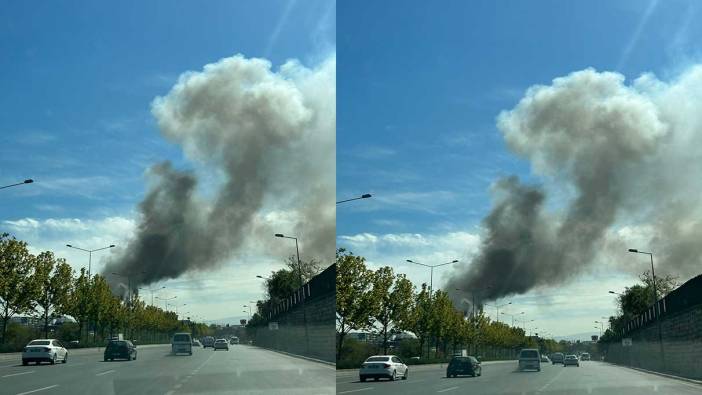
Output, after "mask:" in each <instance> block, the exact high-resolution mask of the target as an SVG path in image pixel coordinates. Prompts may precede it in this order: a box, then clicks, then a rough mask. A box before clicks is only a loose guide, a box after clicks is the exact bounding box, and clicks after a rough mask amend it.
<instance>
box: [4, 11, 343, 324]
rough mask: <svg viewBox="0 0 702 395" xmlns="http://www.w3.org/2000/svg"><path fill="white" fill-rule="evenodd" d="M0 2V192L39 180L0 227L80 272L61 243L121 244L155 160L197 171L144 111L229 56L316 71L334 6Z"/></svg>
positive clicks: (21, 193) (8, 206)
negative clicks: (184, 79) (186, 76)
mask: <svg viewBox="0 0 702 395" xmlns="http://www.w3.org/2000/svg"><path fill="white" fill-rule="evenodd" d="M0 7H1V8H2V10H3V12H2V13H0V53H2V56H0V86H2V95H0V107H1V108H2V109H3V111H2V114H3V115H2V116H1V117H0V185H6V184H11V183H14V182H17V181H18V180H23V179H25V178H33V179H34V180H35V181H36V182H35V183H34V184H32V185H23V186H21V187H16V188H10V189H5V190H3V191H2V205H0V219H1V220H2V221H25V222H23V223H22V224H23V225H24V226H19V227H18V226H13V225H11V224H8V223H6V222H5V223H2V227H3V228H5V230H10V231H13V233H15V234H17V236H18V237H20V238H23V239H25V240H28V241H30V243H31V244H32V246H33V248H36V249H49V248H51V249H54V251H56V252H57V253H58V254H59V256H66V257H67V258H69V261H71V262H72V263H74V265H75V267H81V266H83V261H86V260H87V259H85V258H86V257H83V256H82V255H79V254H77V253H76V252H74V251H71V250H66V249H63V248H62V247H61V246H62V245H63V244H65V243H66V242H71V243H74V244H75V245H79V246H83V247H84V248H97V247H101V246H102V245H105V244H103V243H107V244H111V243H115V242H119V241H124V240H125V239H126V238H127V237H128V236H129V233H130V232H131V230H133V227H134V217H135V213H136V206H137V204H138V203H139V201H140V200H141V198H142V196H143V194H144V192H145V190H146V184H145V180H144V172H145V171H146V169H147V168H148V167H149V166H150V165H152V164H154V163H157V162H161V161H163V160H165V159H169V160H171V161H173V162H175V163H176V166H177V167H179V168H188V167H191V166H192V165H191V164H190V163H189V162H187V161H186V160H185V159H184V157H183V154H182V152H181V149H180V147H178V146H175V145H173V144H170V143H168V142H167V141H166V140H165V139H163V138H162V137H161V135H160V133H159V131H158V128H157V127H156V123H155V121H154V118H153V116H152V115H151V102H152V100H153V99H154V98H155V97H157V96H162V95H165V94H166V93H168V91H169V90H170V88H171V87H172V86H173V85H174V84H175V82H176V81H177V79H178V76H179V75H180V74H181V73H183V72H186V71H189V70H195V71H198V70H201V69H202V67H203V66H204V65H205V64H208V63H213V62H216V61H217V60H219V59H221V58H224V57H229V56H232V55H234V54H237V53H241V54H244V56H246V57H264V58H267V59H269V60H270V61H271V62H272V64H273V68H274V69H275V68H277V67H278V66H280V65H281V64H283V63H284V62H285V61H286V60H288V59H291V58H295V59H299V60H300V61H301V62H302V63H303V64H306V65H314V64H316V63H318V62H320V61H321V60H322V58H323V57H326V56H328V55H329V54H330V53H332V52H333V51H334V50H335V41H336V38H335V37H336V25H335V24H336V19H335V12H336V10H335V3H334V2H329V1H324V0H312V1H300V2H295V1H275V0H272V1H266V2H255V1H251V2H232V1H208V2H207V3H206V5H205V4H203V3H202V2H195V1H171V0H168V1H166V0H164V1H149V2H141V1H126V2H118V3H115V2H107V1H62V2H38V1H21V2H18V1H0ZM32 221H34V222H32ZM115 239H118V240H115ZM97 261H98V262H99V259H97ZM93 263H94V264H95V263H96V260H95V259H94V261H93ZM263 269H266V270H263ZM267 269H268V267H266V268H262V270H263V272H266V271H267ZM252 270H253V269H252ZM255 274H258V273H253V274H251V277H249V278H248V279H251V278H253V276H254V275H255ZM242 280H243V279H242ZM246 283H247V284H248V283H251V281H247V282H246ZM249 288H250V289H249V290H248V292H249V293H250V294H251V295H245V296H242V299H246V300H247V301H248V300H249V299H250V297H259V296H260V294H261V292H260V286H259V284H252V285H250V287H249ZM238 310H240V309H238ZM210 313H213V315H215V316H217V315H218V316H222V315H225V314H220V313H218V312H217V311H216V310H214V311H211V312H210ZM234 313H236V314H238V313H240V312H239V311H234Z"/></svg>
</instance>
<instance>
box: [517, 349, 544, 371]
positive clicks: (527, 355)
mask: <svg viewBox="0 0 702 395" xmlns="http://www.w3.org/2000/svg"><path fill="white" fill-rule="evenodd" d="M525 369H534V370H536V371H537V372H540V371H541V353H540V352H539V350H537V349H535V348H524V349H522V351H521V352H520V353H519V370H525Z"/></svg>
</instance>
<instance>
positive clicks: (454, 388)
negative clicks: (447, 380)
mask: <svg viewBox="0 0 702 395" xmlns="http://www.w3.org/2000/svg"><path fill="white" fill-rule="evenodd" d="M457 389H458V387H451V388H444V389H442V390H440V391H436V392H446V391H453V390H457Z"/></svg>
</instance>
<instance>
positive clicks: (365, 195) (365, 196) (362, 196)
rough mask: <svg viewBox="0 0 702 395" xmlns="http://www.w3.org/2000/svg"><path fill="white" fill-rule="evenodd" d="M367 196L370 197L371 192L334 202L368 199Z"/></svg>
mask: <svg viewBox="0 0 702 395" xmlns="http://www.w3.org/2000/svg"><path fill="white" fill-rule="evenodd" d="M369 197H371V194H370V193H364V194H363V195H361V196H359V197H355V198H351V199H346V200H340V201H338V202H336V204H339V203H346V202H350V201H352V200H359V199H368V198H369Z"/></svg>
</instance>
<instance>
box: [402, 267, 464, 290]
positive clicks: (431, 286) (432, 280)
mask: <svg viewBox="0 0 702 395" xmlns="http://www.w3.org/2000/svg"><path fill="white" fill-rule="evenodd" d="M406 261H407V262H409V263H414V264H415V265H420V266H424V267H428V268H430V269H431V274H430V277H429V297H430V298H431V293H432V291H433V288H434V268H435V267H439V266H446V265H450V264H452V263H457V262H458V259H454V260H452V261H451V262H446V263H440V264H438V265H426V264H424V263H420V262H415V261H413V260H411V259H407V260H406Z"/></svg>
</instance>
